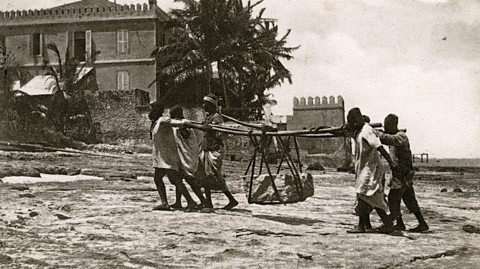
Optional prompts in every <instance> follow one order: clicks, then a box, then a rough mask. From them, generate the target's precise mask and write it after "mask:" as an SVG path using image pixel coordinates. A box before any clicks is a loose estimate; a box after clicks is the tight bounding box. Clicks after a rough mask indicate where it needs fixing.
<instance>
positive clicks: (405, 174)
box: [378, 114, 429, 233]
mask: <svg viewBox="0 0 480 269" xmlns="http://www.w3.org/2000/svg"><path fill="white" fill-rule="evenodd" d="M384 128H385V133H382V132H378V135H379V137H380V141H381V142H382V144H384V145H388V146H389V152H390V156H391V158H392V160H393V162H394V163H395V164H396V166H397V167H398V170H397V171H396V172H395V173H393V172H392V181H391V186H390V192H389V193H388V206H389V207H390V214H391V216H392V219H396V221H397V223H396V224H395V226H394V228H395V230H399V231H403V230H405V224H404V223H403V219H402V213H401V211H400V203H401V201H402V200H403V202H404V203H405V205H406V206H407V208H408V210H409V211H410V212H411V213H413V214H414V215H415V217H416V218H417V220H418V226H417V227H415V228H413V229H410V230H409V231H411V232H417V233H420V232H424V231H427V230H428V229H429V227H428V225H427V223H426V222H425V219H424V218H423V215H422V212H421V211H420V207H419V206H418V202H417V198H416V197H415V191H414V190H413V175H414V171H413V163H412V152H411V150H410V142H409V141H408V137H407V135H406V134H405V133H404V132H402V131H399V130H398V117H397V116H396V115H394V114H389V115H388V116H387V117H386V118H385V121H384Z"/></svg>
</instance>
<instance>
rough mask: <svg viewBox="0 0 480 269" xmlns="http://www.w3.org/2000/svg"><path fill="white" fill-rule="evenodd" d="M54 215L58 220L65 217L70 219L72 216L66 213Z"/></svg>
mask: <svg viewBox="0 0 480 269" xmlns="http://www.w3.org/2000/svg"><path fill="white" fill-rule="evenodd" d="M55 216H56V217H57V218H58V219H59V220H66V219H71V218H72V217H69V216H67V215H63V214H59V213H57V214H55Z"/></svg>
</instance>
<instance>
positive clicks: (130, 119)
mask: <svg viewBox="0 0 480 269" xmlns="http://www.w3.org/2000/svg"><path fill="white" fill-rule="evenodd" d="M145 1H147V0H145ZM168 19H169V18H168V15H167V14H166V13H165V12H164V11H163V10H161V9H160V8H159V7H158V6H157V1H156V0H148V2H146V3H144V4H136V5H119V4H116V1H115V2H113V1H112V2H110V1H108V0H80V1H76V2H73V3H69V4H65V5H61V6H57V7H53V8H49V9H41V10H17V11H3V12H0V45H4V47H6V50H5V51H8V52H9V53H12V54H13V55H14V56H15V58H16V60H17V62H18V64H19V65H20V67H21V68H23V69H24V70H26V71H27V73H29V74H30V75H31V78H35V77H39V76H40V77H41V76H42V75H44V70H43V66H44V62H45V61H49V62H51V64H52V65H54V66H55V65H58V63H57V62H56V61H57V57H56V56H55V55H54V53H53V52H52V51H50V50H48V49H47V44H49V43H55V44H56V46H57V47H58V49H59V51H60V55H61V57H62V58H64V57H65V55H66V54H68V55H69V57H75V58H76V59H77V60H78V61H80V63H81V65H82V64H83V63H85V64H86V65H87V66H89V67H92V68H93V70H92V71H91V73H93V77H94V80H96V83H97V87H92V89H93V88H95V89H98V91H93V92H92V93H91V95H92V96H93V97H94V99H93V100H92V102H91V110H92V111H91V112H92V116H93V120H94V122H95V126H97V127H98V129H99V130H101V132H102V133H101V134H99V137H103V138H104V140H103V141H105V142H115V141H118V140H128V139H140V140H148V138H149V135H148V130H149V123H148V118H147V115H146V108H148V105H149V103H150V102H151V101H154V100H156V99H157V98H159V96H160V92H161V89H160V85H157V84H156V81H155V78H156V65H155V62H154V58H152V57H151V53H152V51H153V49H154V48H155V47H157V46H161V45H163V44H165V43H166V42H168V41H169V38H171V37H170V36H169V34H168V32H167V31H166V30H165V24H166V22H167V20H168ZM0 47H1V46H0ZM27 82H28V80H27ZM20 86H23V85H20Z"/></svg>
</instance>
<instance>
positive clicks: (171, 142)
mask: <svg viewBox="0 0 480 269" xmlns="http://www.w3.org/2000/svg"><path fill="white" fill-rule="evenodd" d="M163 110H164V106H163V104H162V103H159V102H154V103H153V104H152V105H151V111H150V114H149V115H148V116H149V118H150V120H151V121H152V125H151V128H150V136H151V138H152V140H153V151H152V156H153V167H154V169H155V174H154V181H155V185H156V186H157V191H158V194H159V195H160V205H158V206H156V207H154V208H153V209H154V210H170V206H169V205H168V201H167V193H166V190H165V184H164V183H163V177H164V176H165V175H167V176H168V179H169V180H170V182H171V183H172V184H173V185H175V188H176V190H178V191H179V192H180V193H181V194H182V195H183V196H185V198H186V199H187V203H188V206H187V209H194V208H196V204H195V201H193V199H192V197H191V196H190V194H189V193H188V190H187V188H186V187H185V185H184V184H183V182H182V179H181V177H180V174H179V168H180V165H181V163H180V158H179V155H178V152H177V145H176V143H175V138H174V135H173V130H172V127H171V126H170V119H169V118H168V117H162V114H163Z"/></svg>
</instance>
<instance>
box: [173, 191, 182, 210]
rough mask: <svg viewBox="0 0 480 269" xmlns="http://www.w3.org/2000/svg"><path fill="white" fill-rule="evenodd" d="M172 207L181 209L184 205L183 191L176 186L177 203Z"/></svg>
mask: <svg viewBox="0 0 480 269" xmlns="http://www.w3.org/2000/svg"><path fill="white" fill-rule="evenodd" d="M171 207H172V208H177V209H181V208H183V207H182V193H181V192H180V191H179V190H178V188H177V187H175V203H173V204H172V205H171Z"/></svg>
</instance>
